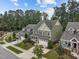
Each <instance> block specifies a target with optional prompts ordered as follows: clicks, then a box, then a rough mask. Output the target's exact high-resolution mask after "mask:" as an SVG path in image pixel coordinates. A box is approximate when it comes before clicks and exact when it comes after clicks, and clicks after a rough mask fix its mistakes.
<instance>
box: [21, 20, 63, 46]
mask: <svg viewBox="0 0 79 59" xmlns="http://www.w3.org/2000/svg"><path fill="white" fill-rule="evenodd" d="M22 31H24V32H26V33H29V35H30V38H31V40H33V41H35V42H39V44H43V45H46V46H47V42H48V40H52V41H57V40H58V38H59V36H60V34H61V32H62V26H61V24H60V23H59V21H58V20H42V21H40V22H39V23H38V24H29V25H27V27H26V28H23V30H22Z"/></svg>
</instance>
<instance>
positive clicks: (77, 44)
mask: <svg viewBox="0 0 79 59" xmlns="http://www.w3.org/2000/svg"><path fill="white" fill-rule="evenodd" d="M76 44H77V53H78V52H79V51H78V43H76Z"/></svg>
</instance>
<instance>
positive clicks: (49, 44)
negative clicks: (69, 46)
mask: <svg viewBox="0 0 79 59" xmlns="http://www.w3.org/2000/svg"><path fill="white" fill-rule="evenodd" d="M52 48H53V42H52V41H51V40H49V41H48V49H52Z"/></svg>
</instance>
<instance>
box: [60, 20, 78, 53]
mask: <svg viewBox="0 0 79 59" xmlns="http://www.w3.org/2000/svg"><path fill="white" fill-rule="evenodd" d="M60 42H61V45H62V47H63V48H65V49H69V50H70V51H71V52H75V53H79V22H68V25H67V27H66V30H65V31H64V33H63V35H62V37H61V39H60Z"/></svg>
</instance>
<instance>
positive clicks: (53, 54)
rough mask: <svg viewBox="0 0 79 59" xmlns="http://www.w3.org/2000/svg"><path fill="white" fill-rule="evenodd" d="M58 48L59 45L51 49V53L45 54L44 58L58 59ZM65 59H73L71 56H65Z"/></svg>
mask: <svg viewBox="0 0 79 59" xmlns="http://www.w3.org/2000/svg"><path fill="white" fill-rule="evenodd" d="M56 47H57V45H55V46H53V49H51V51H49V52H48V53H47V54H44V55H43V56H44V57H45V58H47V59H58V57H59V55H58V54H57V52H56V50H55V49H56ZM63 56H64V59H72V58H71V57H70V56H68V55H66V54H64V55H63Z"/></svg>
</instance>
